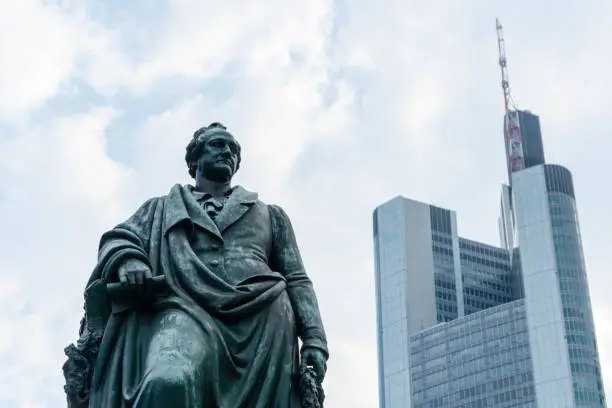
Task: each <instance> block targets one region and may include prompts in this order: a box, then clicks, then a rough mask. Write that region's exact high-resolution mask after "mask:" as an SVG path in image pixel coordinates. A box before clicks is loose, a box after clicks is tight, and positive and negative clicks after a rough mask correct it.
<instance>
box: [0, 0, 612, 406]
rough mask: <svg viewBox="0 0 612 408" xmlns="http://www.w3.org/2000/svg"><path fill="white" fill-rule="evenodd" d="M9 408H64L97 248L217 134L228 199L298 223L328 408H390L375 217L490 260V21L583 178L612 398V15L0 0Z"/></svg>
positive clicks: (493, 96)
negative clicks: (230, 172)
mask: <svg viewBox="0 0 612 408" xmlns="http://www.w3.org/2000/svg"><path fill="white" fill-rule="evenodd" d="M0 4H1V5H2V7H1V8H0V10H1V11H0V213H1V214H2V217H0V231H1V232H0V234H2V237H1V239H0V332H1V333H2V336H1V337H0V406H2V407H14V408H56V407H60V406H64V404H65V402H64V395H63V389H62V386H63V378H62V374H61V365H62V363H63V361H64V355H63V348H64V346H66V345H67V344H68V343H70V342H73V341H75V340H76V338H77V331H78V324H79V319H80V317H81V314H82V301H83V299H82V290H83V288H84V285H85V282H86V280H87V278H88V276H89V274H90V272H91V270H92V268H93V266H94V264H95V261H96V256H97V245H98V241H99V238H100V235H101V234H102V233H103V232H104V231H106V230H108V229H110V228H112V227H113V226H114V225H115V224H117V223H119V222H121V221H123V220H124V219H126V218H127V217H129V216H130V215H131V214H132V212H133V211H134V210H135V209H136V208H137V207H138V206H139V205H140V204H141V203H142V202H143V201H145V200H146V199H148V198H150V197H152V196H158V195H162V194H165V193H167V192H168V190H169V188H170V187H171V186H172V185H173V184H175V183H189V182H190V179H189V176H188V174H187V168H186V165H185V163H184V161H183V158H184V152H185V146H186V144H187V143H188V141H189V139H190V137H191V135H192V133H193V131H194V130H195V129H196V128H198V127H200V126H204V125H207V124H209V123H211V122H213V121H220V122H222V123H224V124H225V125H226V126H227V127H228V129H229V130H230V131H231V132H232V133H233V134H234V135H235V136H236V137H237V138H238V140H239V141H240V143H241V144H242V147H243V161H242V165H241V169H240V172H239V174H238V175H237V177H236V183H238V184H241V185H243V186H245V187H246V188H247V189H249V190H252V191H257V192H258V193H259V194H260V198H261V199H262V200H263V201H265V202H267V203H275V204H279V205H281V206H282V207H283V208H284V209H285V210H286V211H287V213H288V214H289V216H290V217H291V219H292V222H293V224H294V228H295V230H296V234H297V237H298V242H299V244H300V247H301V251H302V255H303V258H304V261H305V264H306V267H307V270H308V273H309V274H310V276H311V278H312V280H313V282H314V285H315V289H316V291H317V295H318V298H319V303H320V307H321V310H322V315H323V320H324V323H325V326H326V330H327V333H328V337H329V347H330V350H331V358H330V361H329V371H328V375H327V379H326V384H325V386H326V393H327V403H326V405H327V406H330V407H343V408H344V407H346V408H348V407H351V408H371V407H375V406H377V401H378V389H377V388H378V384H377V362H376V337H375V327H376V322H375V301H374V296H375V294H374V280H373V277H374V270H373V268H374V267H373V244H372V210H373V209H374V208H375V207H376V206H377V205H379V204H381V203H383V202H385V201H387V200H389V199H391V198H393V197H395V196H397V195H403V196H405V197H408V198H412V199H416V200H419V201H424V202H427V203H431V204H435V205H438V206H441V207H444V208H449V209H453V210H456V211H457V215H458V227H459V234H460V235H461V236H464V237H467V238H471V239H475V240H479V241H484V242H487V243H491V244H498V243H499V240H498V233H497V216H498V211H499V195H500V184H501V183H503V182H505V181H506V168H505V159H504V145H503V143H504V142H503V135H502V115H503V97H502V91H501V87H500V81H501V78H500V72H499V67H498V65H497V61H498V55H497V41H496V31H495V18H496V17H499V18H500V19H501V21H502V23H503V24H504V29H505V35H506V49H507V54H508V65H509V70H510V82H511V87H512V92H513V95H514V99H515V100H516V102H517V103H518V106H519V107H520V108H522V109H530V110H532V111H533V112H534V113H536V114H538V115H540V118H541V126H542V132H543V138H544V144H545V153H546V159H547V161H548V162H551V163H558V164H563V165H565V166H567V167H568V168H569V169H570V170H571V171H572V173H573V175H574V183H575V187H576V195H577V205H578V211H579V217H580V224H581V231H582V237H583V243H584V250H585V256H586V262H587V268H588V278H589V283H590V291H591V296H592V305H593V312H594V316H595V320H596V327H597V336H598V342H599V351H600V356H601V358H602V371H603V375H604V377H605V386H606V389H607V390H608V392H607V394H608V396H609V398H612V397H610V396H611V395H612V326H611V325H610V323H609V321H610V319H609V317H610V316H611V313H612V298H611V297H610V296H608V291H609V289H608V288H610V287H611V286H612V277H610V275H609V274H608V271H609V266H608V265H609V263H608V262H606V259H607V258H608V256H609V246H608V245H610V244H611V242H612V240H611V239H610V234H609V233H608V231H610V230H612V217H610V216H609V215H608V214H609V205H610V204H609V203H610V202H612V189H610V185H611V184H612V171H610V169H609V165H610V161H609V157H610V152H611V151H612V137H611V135H612V122H611V121H610V120H609V112H610V108H611V104H610V101H609V95H610V92H611V91H612V76H610V75H609V69H610V68H609V67H610V65H611V64H612V57H611V55H610V52H609V44H610V43H612V26H610V24H609V21H612V2H609V1H608V0H591V1H588V2H571V1H568V0H559V1H556V2H555V3H554V7H552V6H553V3H550V2H548V1H536V0H514V1H511V2H510V1H505V0H504V1H497V2H483V1H471V0H462V1H457V0H455V1H453V0H444V1H436V2H432V1H427V0H413V1H409V2H408V1H399V0H379V1H377V2H373V1H366V0H351V1H349V0H337V1H333V0H289V1H287V0H224V1H222V2H221V1H216V2H213V1H208V0H207V1H197V0H158V1H152V0H134V1H130V2H123V1H119V0H115V1H105V2H101V1H94V0H20V1H10V0H0Z"/></svg>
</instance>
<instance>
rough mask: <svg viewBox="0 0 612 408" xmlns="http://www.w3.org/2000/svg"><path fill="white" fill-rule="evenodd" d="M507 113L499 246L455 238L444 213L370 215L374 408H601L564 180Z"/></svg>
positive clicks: (390, 206)
mask: <svg viewBox="0 0 612 408" xmlns="http://www.w3.org/2000/svg"><path fill="white" fill-rule="evenodd" d="M514 113H515V114H516V115H517V117H518V121H519V123H520V127H521V131H522V136H523V138H522V147H521V149H522V153H523V156H522V157H523V158H524V163H523V164H524V165H523V166H522V167H521V168H518V169H517V168H515V166H513V165H512V163H511V161H512V160H511V157H510V155H511V153H510V151H511V149H509V148H508V145H506V152H507V158H508V160H507V164H508V175H509V183H508V184H505V185H503V186H502V194H501V213H500V217H499V230H500V241H501V242H500V245H499V246H492V245H488V244H484V243H480V242H476V241H472V240H469V239H466V238H463V237H460V236H459V234H458V231H457V221H456V220H457V218H456V214H455V212H454V211H451V210H447V209H443V208H439V207H436V206H433V205H428V204H425V203H421V202H417V201H414V200H410V199H407V198H403V197H396V198H394V199H392V200H390V201H388V202H386V203H384V204H382V205H380V206H379V207H377V208H376V209H375V211H374V249H375V269H376V271H375V272H376V301H377V327H378V357H379V378H380V381H379V387H380V407H381V408H406V407H410V408H425V407H427V408H437V407H451V408H463V407H465V408H468V407H470V408H480V407H496V408H497V407H500V408H503V407H538V408H573V407H600V408H601V407H606V401H605V396H604V391H603V384H602V378H601V373H600V364H599V356H598V351H597V342H596V338H595V331H594V325H593V316H592V311H591V304H590V298H589V289H588V283H587V276H586V269H585V264H584V257H583V251H582V243H581V238H580V228H579V223H578V215H577V211H576V202H575V195H574V187H573V181H572V175H571V173H570V171H569V170H567V169H566V168H564V167H562V166H559V165H552V164H546V163H545V160H544V150H543V144H542V139H541V132H540V126H539V118H538V117H537V116H536V115H534V114H532V113H530V112H527V111H516V112H514ZM514 154H516V149H515V150H514Z"/></svg>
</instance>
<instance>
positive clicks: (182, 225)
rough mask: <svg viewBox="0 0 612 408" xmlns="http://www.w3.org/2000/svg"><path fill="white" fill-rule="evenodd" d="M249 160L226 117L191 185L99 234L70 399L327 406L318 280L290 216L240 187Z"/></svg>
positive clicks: (231, 407) (73, 353) (70, 369)
mask: <svg viewBox="0 0 612 408" xmlns="http://www.w3.org/2000/svg"><path fill="white" fill-rule="evenodd" d="M240 158H241V149H240V145H239V144H238V142H237V141H236V139H235V138H234V137H233V136H232V135H231V134H230V133H229V132H228V131H227V129H226V128H225V127H224V126H223V125H221V124H220V123H213V124H211V125H210V126H208V127H204V128H201V129H199V130H197V131H196V132H195V133H194V135H193V139H192V140H191V142H190V143H189V145H188V146H187V154H186V156H185V160H186V162H187V166H188V168H189V173H190V175H191V176H192V177H193V178H194V179H195V185H194V186H190V185H188V186H183V185H179V184H177V185H175V186H174V187H172V189H171V190H170V192H169V193H168V194H167V195H164V196H161V197H155V198H152V199H150V200H148V201H146V202H145V203H144V204H143V205H142V206H141V207H140V208H139V209H138V210H137V211H136V213H135V214H134V215H132V217H130V218H129V219H128V220H127V221H125V222H123V223H121V224H119V225H117V226H116V227H115V228H113V229H112V230H110V231H108V232H106V233H105V234H103V236H102V238H101V241H100V246H99V257H98V263H97V265H96V267H95V269H94V271H93V273H92V275H91V277H90V279H89V281H88V283H87V286H86V289H85V317H84V318H83V320H82V321H81V328H80V331H79V334H80V338H79V340H78V341H77V343H76V345H70V346H68V347H67V348H66V354H67V356H68V361H67V362H66V363H65V364H64V375H65V377H66V386H65V390H66V394H67V397H68V406H69V408H77V407H78V408H84V407H90V408H128V407H130V408H167V407H176V408H182V407H189V408H311V407H313V408H314V407H321V406H322V401H323V394H322V389H321V381H322V380H323V377H324V375H325V371H326V361H327V359H328V350H327V340H326V336H325V331H324V329H323V324H322V321H321V317H320V313H319V307H318V305H317V300H316V296H315V293H314V290H313V286H312V283H311V281H310V279H309V278H308V276H307V274H306V272H305V270H304V266H303V264H302V260H301V257H300V253H299V250H298V247H297V244H296V240H295V236H294V233H293V229H292V226H291V223H290V220H289V218H288V217H287V215H286V214H285V212H284V211H283V210H282V209H281V208H280V207H278V206H274V205H266V204H264V203H263V202H261V201H260V200H259V199H258V196H257V194H255V193H252V192H249V191H247V190H245V189H244V188H242V187H240V186H235V187H232V186H231V180H232V177H233V175H234V174H235V173H236V171H237V170H238V168H239V166H240ZM298 338H299V339H300V340H301V342H302V346H301V349H298V347H299V346H298ZM300 374H301V376H300Z"/></svg>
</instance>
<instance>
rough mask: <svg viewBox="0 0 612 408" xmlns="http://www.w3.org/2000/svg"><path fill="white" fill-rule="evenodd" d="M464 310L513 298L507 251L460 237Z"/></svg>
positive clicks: (479, 308)
mask: <svg viewBox="0 0 612 408" xmlns="http://www.w3.org/2000/svg"><path fill="white" fill-rule="evenodd" d="M459 248H460V252H461V254H460V256H461V273H462V275H463V299H464V308H465V314H466V315H469V314H472V313H476V312H479V311H481V310H484V309H488V308H490V307H493V306H497V305H500V304H503V303H507V302H510V301H512V300H514V299H516V296H515V294H514V290H513V285H512V283H513V280H514V277H513V274H512V266H511V264H510V255H509V252H508V251H507V250H505V249H502V248H497V247H494V246H491V245H487V244H483V243H480V242H476V241H471V240H468V239H465V238H459Z"/></svg>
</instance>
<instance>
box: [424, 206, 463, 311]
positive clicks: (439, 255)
mask: <svg viewBox="0 0 612 408" xmlns="http://www.w3.org/2000/svg"><path fill="white" fill-rule="evenodd" d="M429 211H430V218H431V240H432V249H433V264H434V281H435V286H436V318H437V321H438V322H440V323H441V322H448V321H451V320H454V319H456V318H457V317H458V307H457V306H458V305H457V286H456V283H455V264H454V251H453V234H452V223H451V212H450V211H449V210H445V209H443V208H439V207H435V206H433V205H432V206H430V207H429Z"/></svg>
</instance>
